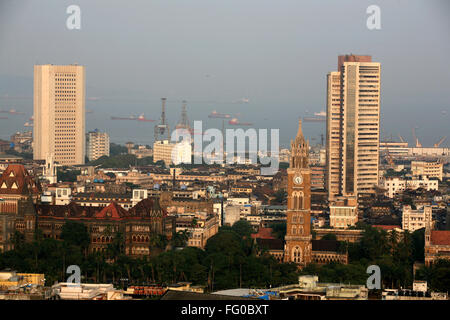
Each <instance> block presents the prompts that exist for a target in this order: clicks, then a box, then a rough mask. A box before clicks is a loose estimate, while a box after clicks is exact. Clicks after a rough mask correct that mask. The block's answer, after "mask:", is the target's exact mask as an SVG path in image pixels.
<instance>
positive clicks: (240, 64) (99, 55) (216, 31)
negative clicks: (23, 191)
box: [0, 0, 450, 147]
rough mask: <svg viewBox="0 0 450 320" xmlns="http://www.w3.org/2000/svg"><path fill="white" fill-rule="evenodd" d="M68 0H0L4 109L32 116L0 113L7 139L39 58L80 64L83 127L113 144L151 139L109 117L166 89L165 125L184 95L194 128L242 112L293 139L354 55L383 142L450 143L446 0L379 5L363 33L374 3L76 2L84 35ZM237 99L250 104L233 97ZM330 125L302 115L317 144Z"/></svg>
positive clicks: (148, 128) (28, 97) (27, 105)
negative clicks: (365, 71) (73, 24)
mask: <svg viewBox="0 0 450 320" xmlns="http://www.w3.org/2000/svg"><path fill="white" fill-rule="evenodd" d="M72 2H73V1H57V2H55V1H46V0H42V1H39V2H38V1H11V0H6V1H2V2H1V3H0V110H9V109H16V110H19V111H23V112H25V113H26V114H25V115H8V114H3V113H2V114H0V116H7V117H8V118H9V119H0V138H1V139H9V137H10V136H11V134H13V133H14V132H16V131H23V130H25V129H27V128H25V127H23V124H24V123H25V122H26V121H28V118H29V117H30V116H31V115H32V110H33V100H32V95H33V65H34V64H45V63H52V64H70V63H78V64H81V65H84V66H86V96H87V97H88V98H89V99H87V101H86V109H87V110H93V113H90V114H87V115H86V130H92V129H95V128H98V129H100V130H104V131H106V132H108V133H109V134H110V136H111V141H112V142H118V143H125V142H126V141H130V140H131V141H134V142H136V143H143V144H151V143H152V142H153V126H154V123H151V122H137V121H114V120H110V117H111V116H130V115H136V116H137V115H139V114H141V113H144V114H145V117H146V118H150V119H155V120H158V119H159V117H160V110H161V103H160V98H161V97H167V99H168V102H167V117H168V120H169V124H170V126H171V128H173V127H174V126H175V124H176V123H177V122H178V121H179V120H180V117H181V115H180V113H181V112H180V110H181V100H183V99H185V100H187V101H188V104H187V107H188V117H189V120H191V122H192V121H193V120H203V121H204V126H205V128H207V127H216V128H219V129H220V128H221V127H222V120H221V119H209V118H208V114H209V113H210V112H211V111H213V110H217V112H221V113H228V114H232V115H238V116H237V117H238V118H239V120H240V121H242V122H251V123H253V124H254V125H253V126H252V127H255V128H279V129H280V144H281V145H282V146H285V147H287V146H288V143H289V140H290V139H291V138H292V137H293V136H294V135H295V133H296V130H297V123H298V122H297V119H298V118H299V117H303V116H312V115H313V113H314V112H320V111H321V110H325V102H326V74H327V72H329V71H334V70H336V68H337V56H338V55H340V54H348V53H354V54H369V55H372V59H373V61H377V62H380V63H381V68H382V69H381V86H382V88H381V128H382V130H381V136H382V138H384V137H389V136H390V135H391V134H392V135H393V137H394V138H397V134H401V135H402V136H403V137H405V138H406V139H407V140H408V141H410V143H411V142H412V138H411V128H412V127H413V126H415V127H418V129H417V136H418V137H419V139H420V140H421V142H422V144H423V145H424V146H427V145H432V144H433V143H435V142H437V141H438V140H439V138H440V137H442V136H445V135H448V136H449V139H450V130H449V129H448V128H449V124H450V90H449V88H450V64H449V63H448V52H450V41H449V40H448V34H449V31H450V22H449V19H448V16H447V14H448V13H449V12H450V4H449V2H448V1H445V0H443V1H432V2H427V1H395V2H394V1H377V5H379V6H380V8H381V21H382V23H381V25H382V29H381V30H376V31H370V30H368V29H367V28H366V19H367V16H368V15H367V14H366V8H367V7H368V6H369V5H371V4H373V3H372V2H373V1H361V0H355V1H347V2H349V3H347V4H348V5H346V6H340V5H339V3H338V2H337V1H312V0H311V1H309V0H308V1H294V0H292V1H291V0H289V1H287V0H282V1H278V2H277V3H274V2H273V1H269V0H262V1H261V0H244V1H237V0H231V1H222V2H221V1H207V0H192V1H181V0H174V1H170V2H168V1H162V0H158V1H133V2H132V4H130V3H128V2H125V1H95V2H92V1H81V0H80V1H76V4H77V5H79V6H80V8H81V10H82V23H81V30H78V31H77V30H74V31H71V30H68V29H67V28H66V25H65V22H66V18H67V16H68V15H67V14H66V13H65V11H66V8H67V6H69V5H71V4H73V3H72ZM350 2H353V3H352V4H351V3H350ZM242 98H248V99H249V103H236V102H237V101H238V100H240V99H242ZM226 127H230V128H231V126H226ZM244 128H246V127H244ZM324 128H325V124H324V123H305V124H304V133H305V135H306V136H307V137H309V138H310V140H312V139H313V138H314V139H316V140H313V141H311V142H312V144H315V143H316V142H319V141H320V134H321V133H323V134H325V132H324ZM397 139H398V138H397ZM444 145H447V146H448V145H449V142H448V141H446V142H445V143H444V144H443V146H444Z"/></svg>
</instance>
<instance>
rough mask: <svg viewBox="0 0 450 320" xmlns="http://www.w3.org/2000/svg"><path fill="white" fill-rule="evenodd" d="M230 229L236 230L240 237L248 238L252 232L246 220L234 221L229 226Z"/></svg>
mask: <svg viewBox="0 0 450 320" xmlns="http://www.w3.org/2000/svg"><path fill="white" fill-rule="evenodd" d="M231 230H233V231H234V232H236V233H237V234H238V235H239V236H240V237H241V238H249V237H250V236H251V234H252V233H253V228H252V226H251V224H250V223H249V222H248V221H247V220H239V221H236V222H235V223H234V224H233V225H232V226H231Z"/></svg>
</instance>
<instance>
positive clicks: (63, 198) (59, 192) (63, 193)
mask: <svg viewBox="0 0 450 320" xmlns="http://www.w3.org/2000/svg"><path fill="white" fill-rule="evenodd" d="M70 201H72V190H71V189H70V188H56V197H55V204H56V205H58V206H63V205H66V204H69V203H70Z"/></svg>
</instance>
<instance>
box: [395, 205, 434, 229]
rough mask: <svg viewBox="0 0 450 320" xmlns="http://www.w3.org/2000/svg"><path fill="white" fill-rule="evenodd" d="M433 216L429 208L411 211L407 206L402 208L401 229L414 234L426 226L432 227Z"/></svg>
mask: <svg viewBox="0 0 450 320" xmlns="http://www.w3.org/2000/svg"><path fill="white" fill-rule="evenodd" d="M432 222H433V215H432V209H431V207H430V206H424V207H422V208H418V209H416V210H414V209H411V206H409V205H407V206H404V207H403V212H402V229H403V230H408V231H409V232H414V231H416V230H419V229H422V228H425V227H426V226H427V225H428V224H430V225H432Z"/></svg>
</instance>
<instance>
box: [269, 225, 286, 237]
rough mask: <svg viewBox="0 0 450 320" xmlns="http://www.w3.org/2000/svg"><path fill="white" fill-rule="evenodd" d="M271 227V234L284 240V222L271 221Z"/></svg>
mask: <svg viewBox="0 0 450 320" xmlns="http://www.w3.org/2000/svg"><path fill="white" fill-rule="evenodd" d="M269 227H270V228H271V229H272V234H273V235H275V237H276V238H277V239H281V240H284V237H285V236H286V222H278V223H272V224H271V225H270V226H269Z"/></svg>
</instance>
